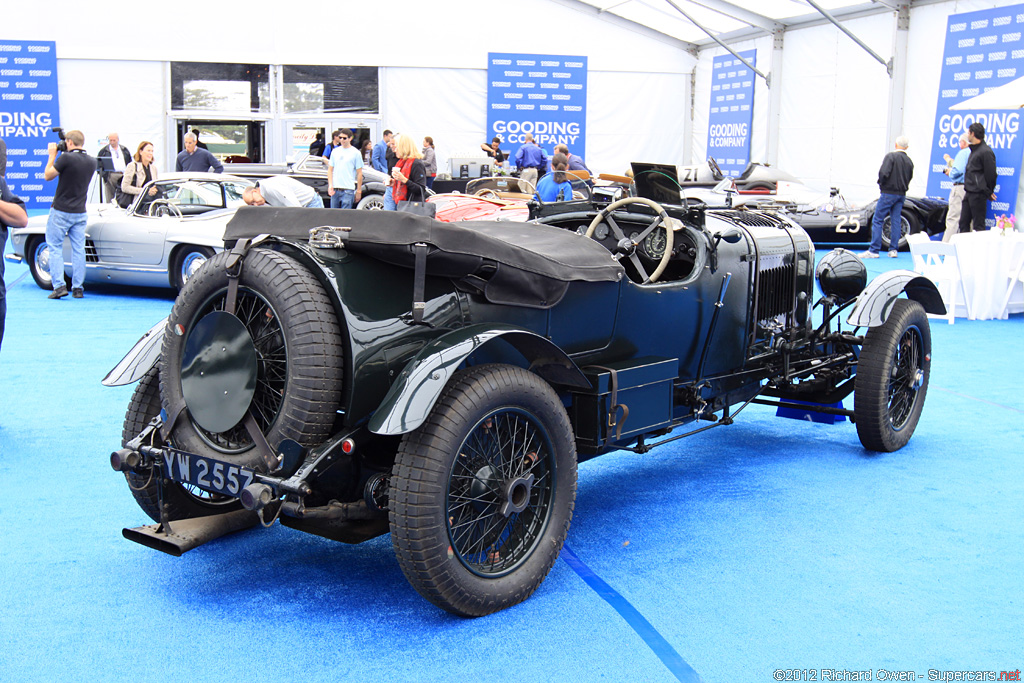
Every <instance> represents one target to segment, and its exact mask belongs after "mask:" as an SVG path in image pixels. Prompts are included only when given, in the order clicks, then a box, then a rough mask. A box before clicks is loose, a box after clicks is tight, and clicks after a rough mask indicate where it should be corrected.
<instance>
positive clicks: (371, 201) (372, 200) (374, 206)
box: [356, 194, 384, 211]
mask: <svg viewBox="0 0 1024 683" xmlns="http://www.w3.org/2000/svg"><path fill="white" fill-rule="evenodd" d="M356 208H357V209H366V210H367V211H383V210H384V195H381V194H368V195H366V196H364V197H363V198H362V199H360V200H359V202H358V203H357V204H356Z"/></svg>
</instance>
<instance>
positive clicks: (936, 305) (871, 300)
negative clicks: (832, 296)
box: [846, 270, 946, 327]
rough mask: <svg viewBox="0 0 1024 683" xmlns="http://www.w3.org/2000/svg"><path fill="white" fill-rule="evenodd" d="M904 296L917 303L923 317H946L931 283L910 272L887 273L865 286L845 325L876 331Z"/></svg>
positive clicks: (941, 303)
mask: <svg viewBox="0 0 1024 683" xmlns="http://www.w3.org/2000/svg"><path fill="white" fill-rule="evenodd" d="M904 292H906V294H907V298H908V299H911V300H913V301H917V302H918V303H920V304H921V305H922V306H923V307H924V310H925V312H926V313H932V314H935V315H945V314H946V305H945V304H944V303H943V302H942V296H941V295H940V294H939V290H938V288H936V287H935V283H934V282H932V281H931V280H929V279H928V278H926V277H924V276H923V275H918V274H917V273H915V272H913V271H910V270H890V271H889V272H887V273H883V274H882V275H879V276H878V277H876V278H875V279H874V280H872V281H871V282H869V283H868V286H867V287H865V288H864V291H863V292H861V293H860V296H859V297H857V303H856V304H854V306H853V310H851V311H850V315H849V317H848V318H847V319H846V322H848V323H849V324H850V325H853V326H854V327H878V326H879V325H881V324H882V323H884V322H885V319H886V318H888V317H889V311H891V310H892V306H893V302H895V301H896V299H898V298H899V296H900V294H902V293H904Z"/></svg>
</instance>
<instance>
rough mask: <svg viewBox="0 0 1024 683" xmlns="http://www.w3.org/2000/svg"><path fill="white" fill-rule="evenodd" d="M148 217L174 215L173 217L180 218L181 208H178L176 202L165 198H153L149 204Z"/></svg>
mask: <svg viewBox="0 0 1024 683" xmlns="http://www.w3.org/2000/svg"><path fill="white" fill-rule="evenodd" d="M149 215H150V217H154V216H155V217H160V218H162V217H164V216H174V217H175V218H181V217H182V215H181V209H179V208H178V205H177V204H172V203H171V202H169V201H167V200H166V199H154V200H153V202H152V203H151V204H150V205H149Z"/></svg>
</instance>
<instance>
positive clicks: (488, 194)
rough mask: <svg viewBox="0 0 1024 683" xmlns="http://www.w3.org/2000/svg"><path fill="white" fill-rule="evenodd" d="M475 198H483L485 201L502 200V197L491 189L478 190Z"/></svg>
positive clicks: (474, 194)
mask: <svg viewBox="0 0 1024 683" xmlns="http://www.w3.org/2000/svg"><path fill="white" fill-rule="evenodd" d="M473 196H474V197H481V198H483V199H501V197H499V196H498V193H497V192H495V191H494V190H492V189H491V188H489V187H485V188H484V189H482V190H477V191H476V192H474V193H473Z"/></svg>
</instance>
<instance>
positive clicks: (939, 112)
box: [928, 5, 1024, 227]
mask: <svg viewBox="0 0 1024 683" xmlns="http://www.w3.org/2000/svg"><path fill="white" fill-rule="evenodd" d="M1020 76H1024V5H1014V6H1012V7H1001V8H999V9H987V10H981V11H978V12H965V13H964V14H953V15H950V17H949V22H948V24H947V26H946V47H945V52H944V53H943V61H942V75H941V77H940V79H939V98H938V105H937V107H936V110H935V132H934V134H933V137H932V151H931V157H930V161H931V163H930V165H929V168H928V194H929V195H930V196H937V197H948V196H949V190H950V187H951V183H950V180H949V177H948V176H947V175H946V174H945V173H943V172H942V171H943V169H945V168H946V162H945V160H944V158H943V157H944V155H946V154H948V155H950V156H952V157H955V156H956V153H957V152H958V151H960V147H959V139H960V135H961V134H963V133H966V132H967V127H968V126H969V125H971V124H972V123H974V122H975V121H977V122H978V123H981V124H982V125H983V126H985V142H987V143H988V145H989V147H991V148H992V150H993V151H994V152H995V154H996V166H997V168H998V172H999V183H998V184H997V185H996V201H993V202H989V208H988V216H987V217H986V219H985V223H986V224H987V225H988V226H990V227H991V226H993V225H995V217H996V216H999V215H1007V216H1009V215H1010V214H1012V213H1013V211H1014V207H1015V206H1016V203H1017V182H1018V178H1019V177H1020V166H1021V156H1022V153H1024V143H1022V141H1021V135H1020V117H1021V115H1020V111H1019V110H1016V109H1013V110H1009V109H1003V110H982V109H979V110H976V111H974V110H969V109H968V110H951V109H950V107H952V106H953V105H956V104H959V103H961V102H964V101H966V100H969V99H971V98H972V97H976V96H978V95H980V94H982V93H984V92H986V91H988V90H992V89H993V88H997V87H999V86H1000V85H1003V84H1005V83H1009V82H1010V81H1013V80H1016V79H1017V78H1019V77H1020Z"/></svg>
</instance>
